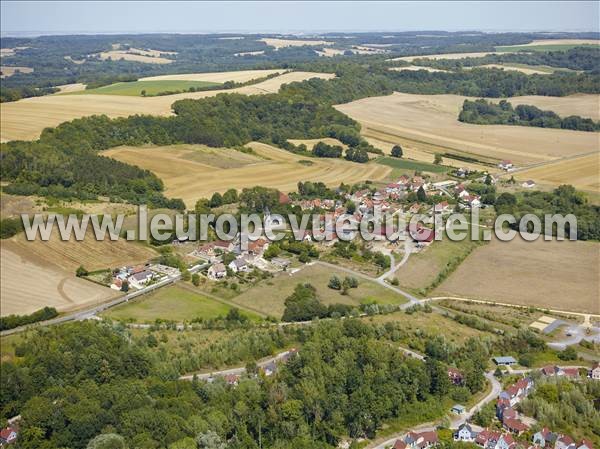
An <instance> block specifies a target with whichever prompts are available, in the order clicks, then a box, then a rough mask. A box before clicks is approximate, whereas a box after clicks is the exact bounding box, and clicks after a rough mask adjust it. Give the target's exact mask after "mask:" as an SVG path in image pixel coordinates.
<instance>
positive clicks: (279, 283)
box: [230, 265, 406, 318]
mask: <svg viewBox="0 0 600 449" xmlns="http://www.w3.org/2000/svg"><path fill="white" fill-rule="evenodd" d="M333 275H336V276H338V277H339V278H340V279H343V278H344V277H345V276H348V274H347V273H345V272H343V271H341V270H336V269H332V268H324V267H322V266H319V265H308V266H304V267H303V268H302V269H301V270H300V271H298V272H296V273H294V274H290V273H286V272H282V273H279V274H278V275H276V276H275V277H274V278H272V279H269V280H266V281H263V282H261V283H260V284H258V285H256V286H254V287H252V288H250V289H249V290H247V291H245V292H243V293H242V294H240V295H239V296H236V297H234V298H232V299H230V302H234V303H237V304H239V305H240V306H242V307H244V306H247V307H251V308H252V309H255V310H257V311H260V312H262V313H264V314H266V315H271V316H275V317H276V318H281V316H282V314H283V311H284V309H285V305H284V301H285V298H287V297H288V296H289V295H290V294H291V293H292V292H293V290H294V287H296V284H301V283H310V284H312V285H313V286H314V287H315V288H316V289H317V295H318V297H319V299H320V300H321V302H323V303H324V304H326V305H328V304H336V303H340V304H348V305H354V306H358V305H360V304H363V303H370V302H377V303H378V304H403V303H404V302H406V300H405V299H404V297H403V296H401V295H398V294H397V293H394V292H393V291H391V290H389V289H387V288H385V287H382V286H380V285H378V284H376V283H374V282H370V281H366V280H364V279H359V280H358V282H359V285H358V288H353V289H350V290H349V291H348V294H347V295H342V294H341V293H340V292H339V291H338V290H332V289H330V288H329V287H327V283H328V282H329V279H330V278H331V277H332V276H333Z"/></svg>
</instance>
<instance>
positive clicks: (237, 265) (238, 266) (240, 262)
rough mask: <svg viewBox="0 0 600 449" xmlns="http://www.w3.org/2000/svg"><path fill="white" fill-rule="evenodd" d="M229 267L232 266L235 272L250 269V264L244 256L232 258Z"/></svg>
mask: <svg viewBox="0 0 600 449" xmlns="http://www.w3.org/2000/svg"><path fill="white" fill-rule="evenodd" d="M229 268H231V270H232V271H233V272H234V273H240V272H248V271H250V266H249V265H248V263H247V262H246V260H245V259H244V258H243V257H238V258H237V259H234V260H232V261H231V262H230V263H229Z"/></svg>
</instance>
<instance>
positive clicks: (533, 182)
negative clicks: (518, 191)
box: [521, 179, 535, 189]
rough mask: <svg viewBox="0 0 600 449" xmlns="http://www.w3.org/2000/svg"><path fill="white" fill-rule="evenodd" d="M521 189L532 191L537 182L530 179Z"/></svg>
mask: <svg viewBox="0 0 600 449" xmlns="http://www.w3.org/2000/svg"><path fill="white" fill-rule="evenodd" d="M521 187H523V188H525V189H531V188H532V187H535V181H533V180H531V179H529V180H527V181H525V182H524V183H522V184H521Z"/></svg>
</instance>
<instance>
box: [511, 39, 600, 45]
mask: <svg viewBox="0 0 600 449" xmlns="http://www.w3.org/2000/svg"><path fill="white" fill-rule="evenodd" d="M539 45H600V40H598V39H538V40H534V41H532V42H529V43H528V44H520V45H511V47H537V46H539Z"/></svg>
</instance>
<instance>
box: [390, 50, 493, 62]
mask: <svg viewBox="0 0 600 449" xmlns="http://www.w3.org/2000/svg"><path fill="white" fill-rule="evenodd" d="M497 53H498V52H495V51H484V52H471V53H442V54H436V55H418V56H402V57H400V58H394V59H390V60H389V61H406V62H413V61H415V59H425V58H427V59H464V58H481V57H482V56H487V55H494V54H497Z"/></svg>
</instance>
